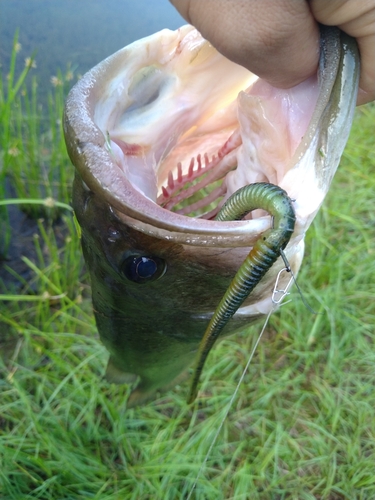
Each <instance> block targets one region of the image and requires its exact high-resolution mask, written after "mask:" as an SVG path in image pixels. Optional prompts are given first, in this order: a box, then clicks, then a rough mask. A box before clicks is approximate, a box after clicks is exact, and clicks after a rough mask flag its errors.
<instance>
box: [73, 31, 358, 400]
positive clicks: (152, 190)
mask: <svg viewBox="0 0 375 500" xmlns="http://www.w3.org/2000/svg"><path fill="white" fill-rule="evenodd" d="M343 37H344V38H343ZM358 73H359V72H358V53H357V51H356V46H355V43H353V41H352V40H351V39H349V38H345V35H342V34H341V35H340V32H339V31H338V30H337V29H326V30H325V31H324V32H323V36H322V47H321V58H320V66H319V70H318V73H317V75H315V76H313V77H311V78H310V79H309V80H307V81H306V82H303V83H302V84H300V85H298V86H296V87H294V88H293V89H289V90H281V89H275V88H273V87H271V86H270V85H269V84H267V83H266V82H264V81H262V80H260V79H259V78H258V77H256V75H253V74H252V73H250V72H249V71H248V70H246V69H244V68H242V67H240V66H238V65H236V64H234V63H232V62H231V61H229V60H227V59H226V58H224V57H223V56H222V55H221V54H219V53H218V52H217V51H216V50H215V49H214V48H213V47H212V46H211V45H210V44H209V43H208V42H207V41H206V40H204V39H203V38H202V37H201V35H200V34H199V33H198V32H197V31H196V30H195V29H194V28H192V27H191V26H184V27H182V28H180V29H179V30H177V31H175V32H173V31H169V30H163V31H161V32H159V33H156V34H155V35H152V36H150V37H147V38H145V39H143V40H140V41H137V42H135V43H134V44H132V45H130V46H128V47H125V48H124V49H122V50H120V51H119V52H117V53H115V54H114V55H112V56H110V57H109V58H108V59H106V60H105V61H103V62H102V63H100V64H99V65H97V66H96V67H95V68H93V69H92V70H91V71H90V72H88V73H87V74H86V75H85V76H84V77H83V78H82V79H81V80H80V81H79V82H78V83H77V84H76V86H75V87H74V88H73V89H72V91H71V92H70V94H69V96H68V99H67V103H66V108H65V114H64V131H65V139H66V144H67V149H68V152H69V155H70V157H71V160H72V162H73V164H74V165H75V167H76V178H75V181H74V187H73V206H74V210H75V213H76V215H77V218H78V221H79V224H80V226H81V228H82V246H83V251H84V256H85V260H86V262H87V265H88V268H89V271H90V276H91V285H92V300H93V308H94V313H95V318H96V323H97V326H98V330H99V333H100V337H101V340H102V342H103V343H104V345H105V346H106V347H107V349H108V351H109V352H110V360H109V364H108V368H107V378H108V379H109V380H112V381H114V382H119V383H121V382H126V383H134V385H135V388H134V390H133V392H132V394H131V396H130V403H131V404H138V403H140V402H142V401H144V400H146V399H148V398H149V397H151V396H152V395H153V394H154V393H155V391H157V390H158V389H160V388H165V387H167V386H168V385H173V384H174V383H176V381H178V380H180V379H181V377H183V374H184V373H186V369H187V368H188V367H189V365H190V364H191V362H192V361H193V360H194V357H195V355H196V352H197V349H198V345H199V342H200V340H201V338H202V336H203V334H204V331H205V328H206V326H207V323H208V321H209V319H210V318H211V317H212V315H213V312H214V311H215V308H216V306H217V304H218V302H219V301H220V299H221V297H222V296H223V294H224V293H225V291H226V289H227V288H228V285H229V283H230V281H231V279H232V277H233V276H234V274H235V273H236V271H237V270H238V268H239V266H240V265H241V263H242V261H243V260H244V258H245V257H246V255H247V254H248V252H249V249H250V248H251V247H252V246H253V245H254V244H255V242H256V240H257V239H258V238H259V237H260V235H261V234H262V232H264V231H265V230H267V229H268V228H269V227H271V226H272V220H271V218H270V217H269V216H267V214H265V213H264V212H262V211H259V210H257V211H255V212H253V213H252V214H250V215H249V216H248V217H247V219H246V220H243V221H231V222H218V221H214V220H212V218H213V217H214V216H215V214H216V213H217V212H218V211H219V210H220V207H221V205H222V204H223V203H224V201H225V200H226V199H227V198H229V197H230V196H231V195H232V194H233V193H234V192H235V191H236V190H237V189H239V188H241V187H242V186H245V185H247V184H251V183H254V182H270V183H273V184H277V185H279V186H280V187H282V188H283V189H284V190H285V191H286V192H287V193H288V195H289V196H290V198H292V199H293V200H294V207H295V213H296V225H295V231H294V234H293V236H292V238H291V240H290V242H289V244H288V246H287V247H286V249H285V254H286V256H287V258H288V260H289V263H290V265H291V267H292V269H293V271H294V273H295V274H296V273H297V272H298V269H299V267H300V265H301V262H302V257H303V250H304V235H305V232H306V230H307V229H308V227H309V225H310V224H311V222H312V220H313V218H314V216H315V215H316V213H317V211H318V209H319V207H320V205H321V203H322V202H323V199H324V196H325V195H326V193H327V191H328V189H329V186H330V182H331V180H332V177H333V175H334V172H335V170H336V168H337V166H338V163H339V159H340V156H341V154H342V151H343V148H344V146H345V143H346V140H347V137H348V134H349V131H350V125H351V121H352V117H353V112H354V107H355V100H356V92H357V86H358ZM283 266H284V263H283V262H282V260H281V259H280V260H279V261H277V262H276V263H275V264H274V266H272V268H271V269H270V270H269V271H268V272H267V274H266V275H265V276H264V278H263V279H262V280H261V282H260V283H259V284H258V286H257V287H256V288H255V290H254V291H253V292H252V293H251V294H250V296H249V297H248V298H247V299H246V300H245V302H244V303H243V306H242V307H240V308H239V309H238V311H237V312H236V314H235V315H234V316H233V318H232V319H231V320H230V322H229V323H228V325H227V326H226V327H225V328H224V330H223V333H222V335H223V336H225V335H227V334H229V333H233V332H234V331H236V330H238V329H239V328H243V327H244V326H245V325H247V324H249V323H251V322H252V321H255V320H256V319H258V318H260V317H261V316H262V315H264V314H267V313H268V312H269V311H270V309H271V308H272V307H274V304H273V302H272V290H273V288H274V285H275V281H276V276H277V275H278V273H279V271H280V270H281V269H282V268H283ZM286 280H288V278H286ZM280 285H281V286H283V283H282V282H281V283H280Z"/></svg>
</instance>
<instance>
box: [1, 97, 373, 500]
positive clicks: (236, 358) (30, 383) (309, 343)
mask: <svg viewBox="0 0 375 500" xmlns="http://www.w3.org/2000/svg"><path fill="white" fill-rule="evenodd" d="M55 98H56V101H57V107H59V106H61V99H62V98H63V96H62V95H60V96H55ZM30 102H31V103H32V97H31V101H30ZM21 105H22V104H20V103H18V105H17V106H18V107H19V106H21ZM32 106H33V104H31V108H30V109H32ZM17 109H19V108H17ZM22 109H24V108H22ZM25 111H27V109H26V108H25V109H24V111H23V112H25ZM17 113H18V111H17V110H16V114H15V115H12V116H15V118H14V119H13V120H14V121H12V125H11V126H12V127H14V128H13V129H12V130H13V132H12V133H13V134H15V135H14V136H12V140H14V141H19V139H20V137H23V134H27V130H26V129H24V128H22V127H21V128H18V129H17V127H18V125H17V123H18V121H17V120H18V118H17V116H18V115H17ZM31 114H32V113H31ZM52 116H53V112H52ZM374 121H375V106H374V105H369V106H367V107H364V108H362V109H359V110H357V115H356V119H355V123H354V126H353V130H352V134H351V138H350V141H349V143H348V146H347V148H346V151H345V154H344V157H343V160H342V163H341V166H340V169H339V172H338V174H337V176H336V177H335V180H334V183H333V186H332V188H331V191H330V193H329V195H328V197H327V199H326V202H325V204H324V206H323V207H322V209H321V211H320V212H319V214H318V216H317V218H316V220H315V222H314V224H313V226H312V228H311V229H310V231H309V233H308V235H307V238H306V242H307V251H306V257H305V260H304V264H303V268H302V271H301V273H300V275H299V284H300V286H301V288H302V289H303V292H304V295H305V297H306V299H307V300H308V302H309V303H310V304H311V306H312V307H313V308H314V309H315V310H316V311H317V312H319V314H315V315H314V314H312V313H311V312H309V311H308V310H307V309H306V308H305V306H304V305H303V303H302V301H301V300H300V298H299V296H298V294H297V293H296V292H295V291H293V293H292V299H293V300H292V302H291V303H289V304H286V305H284V306H283V307H282V308H281V309H280V311H279V312H278V313H277V314H275V315H273V316H272V317H271V321H270V325H269V327H268V328H267V331H266V334H265V336H264V338H263V339H262V341H261V343H260V345H259V346H258V349H257V351H256V353H255V356H254V359H253V361H252V364H251V365H250V369H249V372H248V373H247V374H246V376H245V380H244V383H243V385H242V386H241V388H240V390H239V394H238V397H237V398H236V400H235V402H234V405H233V408H232V409H231V411H230V412H229V416H228V418H227V419H226V421H225V422H224V425H223V428H222V430H221V432H220V434H219V437H218V440H217V442H216V444H215V445H214V447H213V449H212V452H211V454H210V456H209V457H208V460H207V463H206V465H205V467H204V469H203V471H202V474H201V476H200V478H199V481H198V484H197V488H196V490H195V491H194V493H193V494H192V496H191V498H192V499H199V500H200V499H202V500H210V499H214V500H221V499H233V500H234V499H236V500H242V499H243V500H245V499H255V500H256V499H261V500H270V499H275V500H279V499H280V500H282V499H295V500H313V499H329V500H336V499H350V500H352V499H362V500H364V499H369V500H370V499H373V498H375V466H374V464H375V368H374V367H375V346H374V324H375V317H374V316H375V308H374V306H373V300H374V299H373V297H374V293H375V264H374V244H373V242H374V239H375V224H374V223H375V215H374V210H373V193H374V190H375V175H374V174H375V153H374V135H373V129H374V125H373V124H374ZM52 122H53V120H52V121H51V127H53V123H52ZM34 125H35V123H34V124H33V125H32V124H31V125H30V127H32V126H34ZM36 125H37V124H36ZM36 125H35V126H36ZM44 133H45V134H46V136H45V137H48V136H50V137H51V142H50V145H51V146H53V144H54V141H55V140H56V144H57V146H56V148H57V151H55V150H52V149H51V150H50V151H49V155H50V156H49V158H52V157H54V156H53V155H55V158H56V165H57V166H58V165H59V163H60V160H61V165H66V162H67V161H68V160H67V158H66V156H61V157H60V156H59V155H60V154H61V155H62V154H63V153H62V152H61V150H60V137H61V136H60V135H58V134H59V133H60V132H59V131H58V130H57V129H56V133H57V135H56V136H54V137H55V139H54V138H53V132H52V131H51V130H50V129H49V128H48V127H47V128H46V129H45V132H44ZM56 137H57V138H58V139H56ZM25 147H26V146H25ZM35 147H36V145H35ZM39 154H42V153H41V152H40V151H39V150H37V149H36V155H39ZM25 158H29V153H28V151H26V150H25ZM38 158H39V159H38V160H36V162H35V166H37V165H38V164H39V163H38V162H40V161H44V159H43V158H42V160H41V157H40V156H39V157H38ZM29 159H30V158H29ZM30 161H31V160H30ZM45 161H46V164H48V161H49V160H48V161H47V160H45ZM30 171H31V170H30ZM32 172H33V173H32V174H30V178H28V176H27V175H26V171H25V177H24V179H25V183H26V184H27V183H29V184H30V185H33V183H35V180H36V176H37V175H38V174H37V172H36V170H33V171H32ZM56 172H57V173H56V174H55V175H57V177H55V178H54V181H53V182H55V183H56V184H53V183H52V181H51V180H49V181H48V183H47V186H55V188H56V190H55V191H44V190H42V191H41V192H36V193H34V194H33V199H34V200H35V201H34V204H35V205H37V204H39V205H40V206H42V205H43V204H45V201H43V200H44V198H45V197H46V196H52V197H53V198H55V199H57V200H58V201H59V202H61V203H62V204H64V203H65V204H66V203H67V202H68V201H69V200H68V193H67V191H66V184H67V183H69V182H70V179H66V178H60V177H59V174H58V171H57V170H56ZM61 175H65V174H61ZM59 183H61V184H62V186H59V185H58V184H59ZM43 189H44V188H43ZM51 189H52V187H51ZM60 189H61V190H60ZM21 195H22V197H23V198H28V197H30V193H27V192H25V193H23V194H22V193H21V192H20V193H19V196H21ZM38 200H39V201H38ZM25 206H26V204H25ZM60 210H61V211H60V212H59V213H60V215H61V216H62V219H63V222H62V223H60V224H58V225H56V224H54V223H53V218H50V217H48V214H47V215H45V214H44V215H43V217H44V219H43V220H39V221H38V230H37V231H36V232H35V236H34V237H33V244H34V246H35V251H34V258H33V259H31V258H24V263H25V265H26V266H27V267H28V268H29V269H30V273H31V279H28V280H26V279H24V278H22V277H21V276H20V277H18V279H17V275H16V273H15V272H14V271H12V269H10V268H9V265H8V268H9V272H10V273H12V274H13V275H14V279H15V281H16V282H17V283H18V284H17V285H16V286H15V287H14V289H7V286H6V284H1V283H0V299H2V300H0V329H1V330H0V343H1V347H2V352H3V361H2V365H1V367H0V375H1V377H0V392H1V397H0V478H1V480H0V498H1V499H6V500H8V499H9V500H10V499H17V500H18V499H32V498H35V499H43V500H47V499H48V500H56V499H64V500H68V499H72V500H73V499H90V498H91V499H101V500H102V499H105V500H115V499H116V500H117V499H118V500H122V499H126V500H127V499H129V500H130V499H134V500H148V499H149V500H154V499H160V500H175V499H177V498H178V499H179V498H181V499H186V498H187V497H188V494H189V492H190V490H191V488H192V485H193V484H194V481H195V479H196V477H197V474H198V471H199V469H200V467H201V464H202V463H203V461H204V458H205V455H206V453H207V450H208V449H209V447H210V445H211V442H212V439H213V437H214V435H215V433H216V430H217V429H218V426H219V425H220V423H221V419H222V415H223V412H224V411H225V408H226V405H227V403H228V402H229V400H230V398H231V395H232V393H233V391H234V389H235V386H236V383H237V380H238V379H239V377H240V375H241V372H242V370H243V368H244V366H245V364H246V361H247V359H248V356H249V353H250V352H251V349H252V346H253V345H254V342H255V340H256V337H257V335H258V333H259V330H260V328H261V325H257V326H254V327H252V328H251V329H249V330H248V331H245V332H243V333H242V334H240V335H237V336H236V337H231V338H229V339H227V340H225V341H223V342H222V343H220V344H219V345H218V346H217V347H215V349H214V350H213V352H212V353H211V354H210V357H209V360H208V363H207V366H206V368H205V371H204V376H203V381H202V382H203V383H202V386H201V390H200V393H199V400H198V403H197V404H196V405H195V406H193V407H189V406H187V405H186V403H185V398H186V396H187V392H188V384H187V383H186V384H183V385H181V386H178V387H176V388H175V389H174V390H171V391H169V392H167V393H164V394H162V395H161V396H160V397H159V398H158V399H156V401H155V402H153V403H150V404H148V405H145V406H143V407H141V408H135V409H131V410H127V408H126V398H127V395H128V387H127V386H115V385H111V384H108V383H107V382H105V381H103V379H102V374H103V372H104V369H105V364H106V360H107V353H106V351H105V349H104V348H103V346H102V345H101V343H100V341H99V340H98V335H97V332H96V328H95V324H94V321H93V316H92V312H91V303H90V298H89V285H88V280H87V275H86V273H85V271H84V266H83V261H82V257H81V251H80V248H79V238H78V235H77V230H76V225H75V221H74V219H73V216H72V214H71V212H70V211H69V210H68V209H67V208H66V207H64V206H61V207H60ZM29 213H33V212H29ZM33 215H37V216H39V212H38V213H36V214H34V213H33ZM58 242H59V243H58ZM4 265H5V266H7V263H5V264H4Z"/></svg>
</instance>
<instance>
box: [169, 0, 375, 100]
mask: <svg viewBox="0 0 375 500" xmlns="http://www.w3.org/2000/svg"><path fill="white" fill-rule="evenodd" d="M170 1H171V3H172V4H173V5H174V6H175V7H176V9H177V10H178V11H179V12H180V14H181V15H182V16H183V17H184V18H185V19H186V20H187V21H188V22H189V23H191V24H193V25H194V26H195V27H196V28H197V29H198V30H199V31H200V32H201V34H202V35H203V36H204V37H205V38H206V39H207V40H209V41H210V42H211V43H212V44H213V45H214V46H215V47H216V48H217V50H219V52H221V53H222V54H223V55H224V56H226V57H227V58H228V59H231V60H232V61H234V62H236V63H237V64H241V65H242V66H244V67H246V68H247V69H249V70H250V71H252V72H253V73H255V74H257V75H258V76H260V77H261V78H264V79H265V80H267V81H268V82H269V83H270V84H271V85H273V86H275V87H281V88H289V87H293V86H294V85H297V84H298V83H300V82H302V81H303V80H306V78H308V77H309V76H311V75H312V74H313V73H315V72H316V69H317V65H318V60H319V28H318V24H317V23H322V24H326V25H328V26H338V27H339V28H340V29H342V30H343V31H345V32H346V33H347V34H348V35H350V36H352V37H354V38H356V40H357V43H358V47H359V51H360V54H361V75H360V82H359V92H358V100H357V104H358V105H359V104H365V103H367V102H370V101H373V100H375V0H361V1H360V2H358V0H330V1H329V2H327V0H310V1H306V0H305V1H296V0H261V1H260V0H170Z"/></svg>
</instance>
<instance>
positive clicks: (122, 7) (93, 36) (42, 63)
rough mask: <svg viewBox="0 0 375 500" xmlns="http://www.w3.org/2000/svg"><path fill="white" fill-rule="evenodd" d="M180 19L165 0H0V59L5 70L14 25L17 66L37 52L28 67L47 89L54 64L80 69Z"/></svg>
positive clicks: (82, 70) (55, 69)
mask: <svg viewBox="0 0 375 500" xmlns="http://www.w3.org/2000/svg"><path fill="white" fill-rule="evenodd" d="M182 24H185V21H184V20H183V19H182V18H181V16H180V15H179V14H178V13H177V11H176V10H175V9H174V7H173V6H172V5H171V4H170V3H169V2H168V0H105V1H104V0H0V63H1V65H2V69H3V72H6V71H7V68H9V60H10V54H11V50H12V41H13V37H14V33H15V31H16V29H17V28H19V42H20V43H21V46H22V49H21V51H20V53H19V64H20V66H19V68H21V67H22V65H23V64H24V60H25V58H26V57H28V56H31V54H32V53H34V52H36V54H35V61H36V65H37V67H36V68H35V69H33V70H32V71H33V74H36V75H37V76H38V83H39V86H40V87H41V89H43V91H48V85H49V86H50V85H51V77H53V76H55V75H56V73H57V70H58V69H60V70H61V71H62V72H63V73H65V72H66V70H67V67H68V65H70V66H71V67H72V68H73V69H75V74H83V73H85V72H86V71H87V70H89V69H90V68H91V67H93V66H94V65H95V64H97V63H98V62H100V61H101V60H102V59H104V58H105V57H107V56H109V55H110V54H112V53H113V52H116V51H117V50H119V49H120V48H122V47H124V46H125V45H128V44H129V43H131V42H133V41H134V40H137V39H139V38H142V37H144V36H147V35H150V34H152V33H154V32H156V31H159V30H161V29H163V28H170V29H176V28H178V27H179V26H181V25H182Z"/></svg>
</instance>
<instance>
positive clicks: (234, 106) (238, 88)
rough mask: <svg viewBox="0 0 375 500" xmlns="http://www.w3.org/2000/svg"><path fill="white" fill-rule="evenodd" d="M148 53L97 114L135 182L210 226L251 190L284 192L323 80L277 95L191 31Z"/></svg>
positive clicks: (129, 68)
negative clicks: (271, 187)
mask: <svg viewBox="0 0 375 500" xmlns="http://www.w3.org/2000/svg"><path fill="white" fill-rule="evenodd" d="M146 49H147V50H145V51H144V52H141V53H139V54H137V58H133V59H132V60H131V61H129V62H128V64H125V65H124V68H123V69H122V70H119V72H118V74H117V75H116V78H115V79H114V80H112V81H111V85H110V87H108V88H107V89H106V91H105V92H104V93H103V95H102V97H101V99H100V100H99V102H98V103H97V106H96V113H95V114H96V122H97V124H98V126H99V128H100V129H101V130H102V132H103V134H104V135H105V136H106V137H107V149H108V151H109V152H110V154H111V155H112V156H113V157H114V159H115V162H116V164H117V165H118V167H119V168H120V169H121V170H122V172H124V173H125V175H126V176H127V178H128V179H129V181H130V182H131V184H132V185H133V186H134V187H135V188H136V189H137V190H138V191H140V192H141V193H142V194H143V195H144V196H147V197H148V198H149V199H151V200H152V201H153V202H155V203H157V204H158V205H159V206H161V207H163V208H165V209H167V210H173V211H175V212H176V213H179V214H182V215H191V216H194V217H200V218H206V219H211V218H213V217H214V216H215V215H216V213H217V212H218V211H219V209H220V207H221V205H222V203H223V202H224V201H225V199H226V198H228V197H229V196H230V195H231V194H233V193H234V192H235V191H236V190H237V189H239V188H240V187H242V186H244V185H246V184H250V183H254V182H270V183H273V184H280V183H281V181H282V179H283V178H284V176H285V174H286V172H287V171H288V170H289V169H290V168H291V165H292V163H291V159H292V157H293V154H294V153H295V151H296V149H297V146H298V144H299V143H300V142H301V139H302V138H303V136H304V134H305V132H306V129H307V127H308V124H309V121H310V119H311V116H312V114H313V111H314V108H315V105H316V101H317V97H318V93H319V85H318V82H317V78H316V77H313V78H310V79H309V80H308V81H306V82H304V83H302V84H300V85H298V86H297V87H294V88H293V89H289V90H280V89H275V88H273V87H271V86H270V85H268V84H267V83H266V82H264V81H261V80H260V79H258V78H257V77H256V76H255V75H253V74H252V73H250V72H249V71H247V70H246V69H244V68H242V67H240V66H238V65H236V64H234V63H232V62H230V61H228V60H227V59H225V58H224V57H223V56H221V55H220V54H219V53H218V52H217V51H216V50H215V49H214V48H213V47H212V46H211V45H210V44H209V43H208V42H207V41H205V40H204V39H203V38H202V37H201V36H200V34H199V33H198V32H197V31H196V30H195V29H193V28H192V27H191V26H185V27H183V28H181V29H180V30H178V31H177V32H166V33H165V34H164V35H163V37H162V40H161V43H158V44H157V43H155V44H152V43H150V44H148V45H147V47H146Z"/></svg>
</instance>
